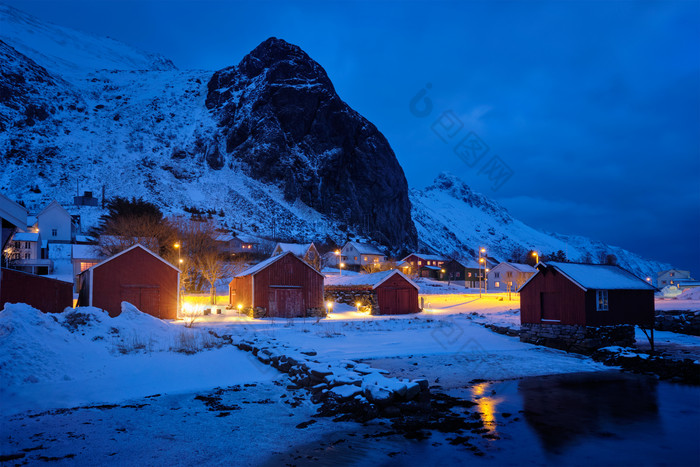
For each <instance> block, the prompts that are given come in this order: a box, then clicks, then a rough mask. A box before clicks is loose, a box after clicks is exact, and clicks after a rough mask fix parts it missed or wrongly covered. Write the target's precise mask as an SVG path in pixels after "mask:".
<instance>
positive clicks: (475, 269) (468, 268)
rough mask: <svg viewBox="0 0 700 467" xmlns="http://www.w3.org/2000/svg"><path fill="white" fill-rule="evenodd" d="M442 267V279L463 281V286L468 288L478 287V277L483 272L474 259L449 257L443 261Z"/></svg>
mask: <svg viewBox="0 0 700 467" xmlns="http://www.w3.org/2000/svg"><path fill="white" fill-rule="evenodd" d="M442 269H443V270H444V271H445V272H444V273H443V274H442V277H441V279H442V280H446V281H451V282H464V286H465V287H470V288H477V287H479V278H480V277H481V275H482V274H484V271H483V270H482V269H481V268H479V264H478V263H477V262H476V261H474V260H467V261H459V260H456V259H450V260H448V261H446V262H445V263H443V265H442ZM484 277H485V276H484Z"/></svg>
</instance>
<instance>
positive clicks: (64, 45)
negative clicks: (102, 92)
mask: <svg viewBox="0 0 700 467" xmlns="http://www.w3.org/2000/svg"><path fill="white" fill-rule="evenodd" d="M0 40H3V41H4V42H6V43H8V44H9V45H11V46H12V47H14V48H15V49H17V50H18V51H20V52H21V53H22V54H24V55H26V56H28V57H29V58H31V59H32V60H34V61H36V62H38V63H40V64H41V65H42V66H43V67H44V68H46V69H47V70H49V72H51V73H52V74H54V75H57V76H62V77H63V78H65V79H67V80H68V81H73V80H75V79H79V78H80V77H83V76H84V75H85V74H86V73H88V72H91V71H95V70H102V69H108V70H174V69H175V65H173V63H172V62H171V61H170V60H168V59H166V58H164V57H162V56H160V55H156V54H151V53H147V52H142V51H139V50H137V49H135V48H133V47H131V46H129V45H126V44H124V43H122V42H119V41H116V40H114V39H110V38H108V37H99V36H93V35H91V34H86V33H83V32H79V31H76V30H73V29H69V28H64V27H61V26H56V25H54V24H50V23H45V22H42V21H40V20H38V19H36V18H35V17H33V16H31V15H28V14H26V13H24V12H22V11H20V10H17V9H16V8H12V7H10V6H8V5H4V4H2V3H0Z"/></svg>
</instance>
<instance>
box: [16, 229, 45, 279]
mask: <svg viewBox="0 0 700 467" xmlns="http://www.w3.org/2000/svg"><path fill="white" fill-rule="evenodd" d="M9 245H10V246H9V248H8V249H6V251H5V254H6V256H7V257H8V260H9V264H10V267H11V268H12V269H16V270H18V271H24V272H28V273H31V274H38V275H42V276H45V275H47V274H50V273H51V272H52V269H53V263H52V261H51V260H50V259H47V258H42V248H41V234H40V232H16V233H15V234H14V235H13V236H12V240H11V241H10V243H9Z"/></svg>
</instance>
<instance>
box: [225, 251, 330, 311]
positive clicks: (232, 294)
mask: <svg viewBox="0 0 700 467" xmlns="http://www.w3.org/2000/svg"><path fill="white" fill-rule="evenodd" d="M229 298H230V300H231V305H232V306H233V307H234V308H237V307H238V305H240V306H241V307H242V308H244V309H245V310H246V312H247V313H249V314H252V315H253V316H254V317H256V318H262V317H282V318H295V317H303V316H307V315H313V314H317V313H318V312H319V310H322V309H323V274H321V273H320V272H318V271H317V270H316V269H314V268H313V267H312V266H311V265H309V264H308V263H306V262H305V261H304V260H302V259H299V258H298V257H296V256H295V255H294V254H293V253H292V252H291V251H288V252H286V253H283V254H281V255H277V256H273V257H272V258H268V259H266V260H265V261H263V262H261V263H258V264H256V265H254V266H251V267H250V268H248V269H246V270H245V271H243V272H241V273H239V274H237V275H236V276H235V277H234V278H233V280H232V281H231V283H230V284H229ZM312 310H313V311H312Z"/></svg>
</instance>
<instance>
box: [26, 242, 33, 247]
mask: <svg viewBox="0 0 700 467" xmlns="http://www.w3.org/2000/svg"><path fill="white" fill-rule="evenodd" d="M31 247H32V245H31V243H29V242H24V248H31Z"/></svg>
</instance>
